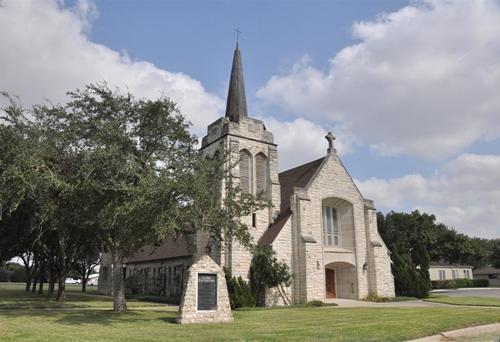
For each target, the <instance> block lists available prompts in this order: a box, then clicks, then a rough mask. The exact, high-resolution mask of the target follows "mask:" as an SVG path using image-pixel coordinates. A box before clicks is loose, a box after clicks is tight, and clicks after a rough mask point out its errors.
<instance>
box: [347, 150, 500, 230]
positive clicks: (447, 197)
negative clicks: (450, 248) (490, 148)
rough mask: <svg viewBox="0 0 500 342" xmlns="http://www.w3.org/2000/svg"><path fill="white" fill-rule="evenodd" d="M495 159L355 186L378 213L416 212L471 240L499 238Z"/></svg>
mask: <svg viewBox="0 0 500 342" xmlns="http://www.w3.org/2000/svg"><path fill="white" fill-rule="evenodd" d="M499 170H500V155H477V154H462V155H460V156H458V157H457V158H455V159H453V160H452V161H450V162H448V163H446V164H445V165H444V166H443V167H441V168H440V169H439V170H438V171H436V172H435V173H434V174H433V175H431V176H430V177H424V176H422V175H420V174H413V175H406V176H403V177H399V178H394V179H389V180H385V179H379V178H371V179H368V180H366V181H359V180H357V181H356V183H357V184H358V186H359V188H360V189H361V192H362V193H363V194H364V195H365V196H366V197H368V198H372V199H374V200H375V205H376V206H377V207H378V208H379V209H382V210H385V211H387V210H392V209H395V210H409V209H420V210H423V211H426V212H429V213H432V214H435V215H436V216H437V218H438V220H439V221H441V222H443V223H445V224H447V225H449V226H452V227H454V228H455V229H456V230H458V231H460V232H463V233H467V234H469V235H473V236H480V237H489V238H499V237H500V188H499V186H498V184H500V172H499Z"/></svg>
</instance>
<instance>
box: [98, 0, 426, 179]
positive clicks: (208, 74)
mask: <svg viewBox="0 0 500 342" xmlns="http://www.w3.org/2000/svg"><path fill="white" fill-rule="evenodd" d="M407 4H408V1H312V2H305V1H276V2H265V1H249V2H244V1H213V2H211V1H151V0H150V1H141V2H138V1H106V2H102V3H99V4H98V10H99V16H98V17H97V18H96V19H95V20H94V21H93V25H92V30H91V31H90V35H89V36H90V37H91V39H92V40H93V41H94V42H97V43H100V44H103V45H106V46H109V47H111V48H113V49H114V50H118V51H126V52H127V54H128V55H129V56H130V58H131V59H134V60H135V59H137V60H147V61H150V62H152V63H154V64H155V65H156V66H158V67H160V68H163V69H166V70H169V71H178V72H183V73H187V74H189V75H190V76H192V77H194V78H195V79H198V80H200V81H201V82H202V83H203V85H204V86H205V87H206V88H207V90H209V91H211V92H213V93H217V94H218V95H220V96H221V97H225V96H226V92H227V86H228V79H229V71H230V67H231V61H232V52H233V48H234V44H235V35H236V32H235V31H234V30H235V28H240V30H241V31H242V34H241V39H240V40H241V44H240V45H241V48H242V51H243V58H244V68H245V82H246V89H247V97H248V102H249V108H250V112H251V113H255V110H257V109H258V110H259V111H266V110H270V111H272V114H273V115H274V116H276V117H277V118H284V119H290V118H293V117H294V116H293V115H292V114H290V113H288V112H287V111H286V110H281V109H280V108H279V107H273V108H265V107H264V106H262V104H261V103H260V102H259V99H258V98H257V97H256V96H255V95H256V92H257V90H258V89H259V88H260V87H262V85H263V84H265V83H266V82H267V80H268V79H269V78H270V77H271V76H272V75H275V74H280V73H282V72H283V71H286V70H288V69H290V68H291V67H292V66H293V64H294V63H296V61H297V60H299V59H300V58H301V57H302V56H303V55H305V54H307V55H309V56H310V57H311V58H312V60H313V61H314V65H315V66H317V67H318V68H321V69H325V68H327V65H328V60H329V59H330V58H331V57H332V56H333V55H334V54H335V53H336V52H338V51H339V50H341V49H342V48H343V47H345V46H348V45H351V44H353V42H355V41H356V40H355V39H354V38H353V36H352V24H353V22H356V21H365V20H370V19H373V18H375V17H377V16H378V15H379V14H381V13H384V12H391V11H394V10H397V9H399V8H401V7H403V6H405V5H407ZM319 143H324V142H323V141H321V140H319ZM344 162H345V163H346V164H347V165H348V166H349V169H350V171H351V173H352V175H353V176H354V177H356V178H361V179H363V178H368V177H375V176H377V177H384V176H385V177H387V176H392V177H395V176H399V175H402V174H405V173H406V172H410V171H413V172H421V173H424V174H428V173H429V172H432V170H433V163H432V164H430V165H429V163H425V162H422V161H416V160H412V159H411V158H404V157H402V158H382V159H381V158H379V157H377V156H376V155H374V154H373V153H370V151H369V150H368V149H366V148H363V147H361V148H359V149H358V150H357V151H356V154H354V155H349V154H348V155H347V156H345V157H344ZM367 165H369V166H370V167H369V168H367V167H366V166H367ZM287 166H289V165H287ZM388 166H389V167H388Z"/></svg>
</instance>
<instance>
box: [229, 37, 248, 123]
mask: <svg viewBox="0 0 500 342" xmlns="http://www.w3.org/2000/svg"><path fill="white" fill-rule="evenodd" d="M246 117H248V112H247V98H246V95H245V80H244V79H243V64H242V63H241V52H240V46H239V41H238V39H236V49H235V50H234V57H233V67H232V69H231V79H230V81H229V90H228V92H227V105H226V118H229V120H230V121H233V122H240V120H241V119H242V118H246Z"/></svg>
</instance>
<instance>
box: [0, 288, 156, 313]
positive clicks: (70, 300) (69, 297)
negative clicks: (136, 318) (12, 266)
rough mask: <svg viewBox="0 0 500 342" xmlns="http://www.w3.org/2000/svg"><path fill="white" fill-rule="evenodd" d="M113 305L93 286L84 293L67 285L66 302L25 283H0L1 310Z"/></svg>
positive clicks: (135, 304) (134, 304)
mask: <svg viewBox="0 0 500 342" xmlns="http://www.w3.org/2000/svg"><path fill="white" fill-rule="evenodd" d="M45 290H46V288H45ZM56 290H57V287H56ZM128 305H129V306H130V307H144V306H147V307H150V306H164V305H161V304H157V303H151V302H143V301H139V300H130V301H128ZM112 307H113V305H112V302H111V297H107V296H101V295H97V294H96V289H95V288H92V287H90V288H89V289H88V292H87V293H82V292H81V291H80V286H79V285H66V300H65V301H64V302H56V301H55V300H53V299H52V300H48V299H47V298H45V296H43V295H42V296H40V295H38V293H31V292H25V291H24V284H9V283H0V310H1V309H44V308H112Z"/></svg>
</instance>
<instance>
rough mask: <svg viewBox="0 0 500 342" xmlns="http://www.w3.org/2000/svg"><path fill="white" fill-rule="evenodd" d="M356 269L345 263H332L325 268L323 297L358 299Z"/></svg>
mask: <svg viewBox="0 0 500 342" xmlns="http://www.w3.org/2000/svg"><path fill="white" fill-rule="evenodd" d="M357 293H358V285H357V274H356V268H355V267H354V265H353V264H350V263H347V262H343V261H340V262H332V263H329V264H327V265H326V266H325V297H326V298H327V299H329V298H348V299H358V298H357V297H358V295H357Z"/></svg>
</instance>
